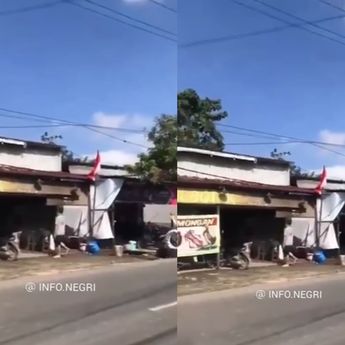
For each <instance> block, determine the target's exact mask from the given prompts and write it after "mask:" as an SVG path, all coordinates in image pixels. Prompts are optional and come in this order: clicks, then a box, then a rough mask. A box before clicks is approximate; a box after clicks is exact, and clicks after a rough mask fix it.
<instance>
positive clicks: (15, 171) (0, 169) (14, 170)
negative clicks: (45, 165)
mask: <svg viewBox="0 0 345 345" xmlns="http://www.w3.org/2000/svg"><path fill="white" fill-rule="evenodd" d="M0 175H3V176H30V177H41V178H51V179H57V180H76V181H87V176H84V175H76V174H70V173H68V172H64V171H57V172H55V171H43V170H33V169H26V168H18V167H13V166H9V165H2V164H0Z"/></svg>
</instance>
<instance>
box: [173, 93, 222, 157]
mask: <svg viewBox="0 0 345 345" xmlns="http://www.w3.org/2000/svg"><path fill="white" fill-rule="evenodd" d="M177 103H178V104H177V105H178V114H177V124H178V145H179V146H187V147H196V148H202V149H207V150H215V151H223V150H224V141H223V136H222V134H221V132H220V131H219V130H218V129H217V127H216V125H217V122H219V121H221V120H223V119H225V118H226V117H227V116H228V113H227V112H226V111H223V110H222V104H221V101H220V100H213V99H210V98H207V97H206V98H201V97H200V96H199V95H198V94H197V92H196V91H195V90H193V89H187V90H184V91H182V92H180V93H179V94H178V97H177Z"/></svg>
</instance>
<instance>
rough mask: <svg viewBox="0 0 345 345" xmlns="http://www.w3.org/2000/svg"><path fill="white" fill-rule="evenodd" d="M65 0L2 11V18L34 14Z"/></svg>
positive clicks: (0, 14) (0, 13) (0, 12)
mask: <svg viewBox="0 0 345 345" xmlns="http://www.w3.org/2000/svg"><path fill="white" fill-rule="evenodd" d="M64 1H65V0H59V1H53V2H48V3H43V4H40V5H33V6H27V7H22V8H17V9H14V10H7V11H0V16H9V15H13V14H18V13H24V12H32V11H36V10H41V9H45V8H49V7H53V6H56V5H58V4H60V3H62V2H64Z"/></svg>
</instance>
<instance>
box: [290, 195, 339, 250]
mask: <svg viewBox="0 0 345 345" xmlns="http://www.w3.org/2000/svg"><path fill="white" fill-rule="evenodd" d="M344 205H345V193H342V192H340V193H339V192H332V193H330V194H327V195H324V196H322V207H321V198H319V199H317V203H316V221H315V218H293V219H292V224H291V227H288V228H287V229H286V230H285V234H284V245H301V246H305V247H315V246H316V245H317V238H318V239H319V246H320V248H322V249H338V248H339V244H338V239H337V235H336V231H335V228H334V221H335V220H336V218H337V217H338V215H339V213H340V212H341V210H342V209H343V207H344ZM320 212H321V213H322V214H320ZM316 223H317V231H316V233H315V227H316ZM320 224H321V226H320ZM316 234H317V236H316Z"/></svg>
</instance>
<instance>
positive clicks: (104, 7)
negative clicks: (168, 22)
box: [84, 0, 176, 37]
mask: <svg viewBox="0 0 345 345" xmlns="http://www.w3.org/2000/svg"><path fill="white" fill-rule="evenodd" d="M84 2H87V3H89V4H91V5H95V6H97V7H100V8H103V9H105V10H107V11H110V12H113V13H115V14H117V15H119V16H121V17H123V18H127V19H129V20H131V21H133V22H136V23H139V24H142V25H145V26H147V27H150V28H152V29H155V30H158V31H162V32H164V33H167V34H169V35H172V36H174V37H176V34H175V33H174V32H171V31H169V30H165V29H163V28H161V27H159V26H156V25H153V24H150V23H148V22H145V21H143V20H141V19H137V18H134V17H132V16H129V15H127V14H125V13H122V12H120V11H117V10H115V9H113V8H111V7H108V6H104V5H101V4H99V3H97V2H96V1H93V0H84Z"/></svg>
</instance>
